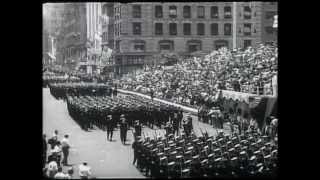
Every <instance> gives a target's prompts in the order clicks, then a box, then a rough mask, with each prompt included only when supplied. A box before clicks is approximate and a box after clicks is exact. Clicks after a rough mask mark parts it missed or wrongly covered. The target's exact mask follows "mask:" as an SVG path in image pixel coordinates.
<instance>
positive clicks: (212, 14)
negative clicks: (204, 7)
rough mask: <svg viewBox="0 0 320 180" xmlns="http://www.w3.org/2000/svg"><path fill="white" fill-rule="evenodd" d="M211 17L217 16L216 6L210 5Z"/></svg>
mask: <svg viewBox="0 0 320 180" xmlns="http://www.w3.org/2000/svg"><path fill="white" fill-rule="evenodd" d="M211 18H215V19H217V18H219V10H218V6H211Z"/></svg>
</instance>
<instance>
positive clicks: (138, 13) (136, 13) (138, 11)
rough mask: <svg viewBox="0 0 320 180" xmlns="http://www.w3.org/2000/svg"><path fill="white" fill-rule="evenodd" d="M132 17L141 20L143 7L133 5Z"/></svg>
mask: <svg viewBox="0 0 320 180" xmlns="http://www.w3.org/2000/svg"><path fill="white" fill-rule="evenodd" d="M132 17H133V18H141V6H140V5H133V6H132Z"/></svg>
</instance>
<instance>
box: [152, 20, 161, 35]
mask: <svg viewBox="0 0 320 180" xmlns="http://www.w3.org/2000/svg"><path fill="white" fill-rule="evenodd" d="M154 31H155V34H156V35H162V34H163V31H162V23H156V24H155V27H154Z"/></svg>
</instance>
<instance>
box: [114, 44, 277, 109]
mask: <svg viewBox="0 0 320 180" xmlns="http://www.w3.org/2000/svg"><path fill="white" fill-rule="evenodd" d="M277 62H278V50H277V47H276V46H271V45H262V44H261V45H259V46H257V47H249V48H247V49H245V50H241V49H235V50H232V51H230V50H228V49H226V48H221V49H219V50H218V51H213V52H212V53H211V54H208V55H206V56H205V57H201V58H197V57H193V58H188V59H184V60H182V61H179V62H178V63H177V64H175V65H174V66H171V67H165V66H157V67H152V68H149V67H147V68H145V69H144V70H143V71H142V72H140V73H138V74H137V75H136V76H131V75H128V76H125V77H123V78H122V79H121V81H120V84H121V88H123V89H127V90H132V91H138V92H142V93H150V91H153V92H154V96H155V97H157V98H162V99H167V100H169V101H172V102H176V103H180V104H185V105H189V106H190V105H191V106H193V105H195V104H199V103H200V102H201V99H204V98H206V97H207V96H214V95H215V92H217V90H231V91H237V92H245V93H252V94H259V95H262V94H264V95H272V93H273V92H272V90H273V88H272V85H273V84H274V82H272V81H274V80H273V78H274V77H275V76H276V75H277V64H278V63H277Z"/></svg>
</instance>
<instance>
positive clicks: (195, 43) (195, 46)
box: [187, 40, 202, 53]
mask: <svg viewBox="0 0 320 180" xmlns="http://www.w3.org/2000/svg"><path fill="white" fill-rule="evenodd" d="M201 46H202V43H201V41H200V40H190V41H187V51H188V52H189V53H192V52H196V51H201V48H202V47H201Z"/></svg>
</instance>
